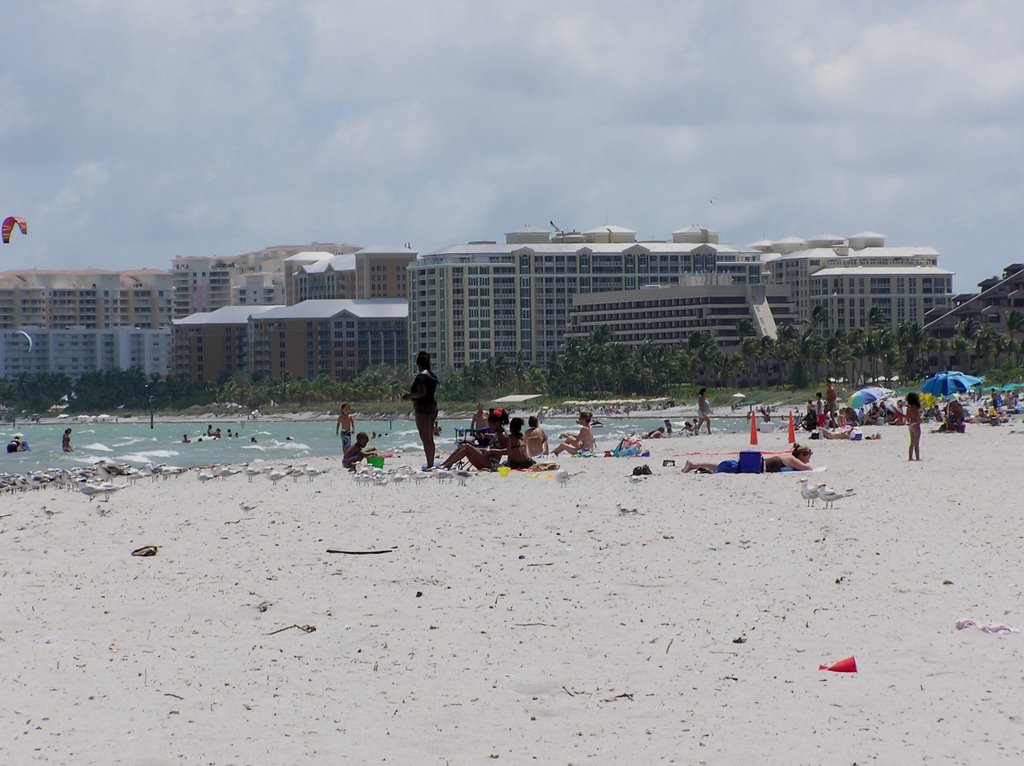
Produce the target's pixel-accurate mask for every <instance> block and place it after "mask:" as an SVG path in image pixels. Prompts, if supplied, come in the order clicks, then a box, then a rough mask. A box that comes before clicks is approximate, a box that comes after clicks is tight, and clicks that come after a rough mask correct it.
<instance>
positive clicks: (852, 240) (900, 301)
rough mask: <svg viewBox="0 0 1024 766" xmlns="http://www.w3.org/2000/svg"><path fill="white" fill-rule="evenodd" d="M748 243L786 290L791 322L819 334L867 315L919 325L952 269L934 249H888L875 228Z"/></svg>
mask: <svg viewBox="0 0 1024 766" xmlns="http://www.w3.org/2000/svg"><path fill="white" fill-rule="evenodd" d="M747 247H748V248H750V249H752V250H758V251H760V252H761V253H762V257H763V259H764V262H765V279H766V280H770V281H772V282H774V283H776V284H783V285H786V286H787V287H788V288H789V290H790V294H791V295H792V297H793V301H794V303H795V304H796V311H797V318H798V320H799V321H801V322H803V323H805V324H808V325H810V326H813V327H815V328H816V329H817V331H818V332H819V333H821V334H828V333H831V332H844V333H845V332H849V331H850V330H853V329H858V328H859V329H863V328H867V327H868V326H869V325H871V323H872V317H874V318H875V320H876V321H877V322H880V323H881V326H885V327H891V328H893V329H895V328H896V327H897V326H899V325H900V324H902V323H904V322H916V323H918V324H923V323H924V321H925V315H926V314H927V313H928V312H929V311H932V310H933V309H936V308H942V307H945V306H948V305H949V303H950V299H951V298H952V294H953V272H951V271H947V270H945V269H941V268H939V267H938V259H939V253H938V251H937V250H936V249H935V248H933V247H928V246H924V247H889V246H886V244H885V236H884V235H882V234H878V233H876V232H871V231H865V232H861V233H859V234H854V235H853V236H851V237H848V238H845V239H844V238H842V237H838V236H835V235H831V234H823V235H820V236H817V237H813V238H811V239H807V240H804V239H799V238H797V237H788V238H786V239H780V240H775V241H771V240H762V241H760V242H754V243H752V244H750V245H748V246H747ZM872 309H874V310H875V311H872Z"/></svg>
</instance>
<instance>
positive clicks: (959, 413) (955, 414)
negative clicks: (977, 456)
mask: <svg viewBox="0 0 1024 766" xmlns="http://www.w3.org/2000/svg"><path fill="white" fill-rule="evenodd" d="M966 422H967V416H966V415H965V413H964V406H963V405H962V404H961V403H960V400H959V399H950V400H949V404H947V405H946V422H945V423H943V424H942V425H941V426H940V427H939V430H940V431H955V432H958V433H962V432H963V430H964V423H966Z"/></svg>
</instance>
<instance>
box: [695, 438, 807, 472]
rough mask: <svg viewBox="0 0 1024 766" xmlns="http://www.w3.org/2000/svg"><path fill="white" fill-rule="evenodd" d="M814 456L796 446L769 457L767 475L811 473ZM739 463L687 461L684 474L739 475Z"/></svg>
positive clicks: (766, 460) (801, 447) (734, 461)
mask: <svg viewBox="0 0 1024 766" xmlns="http://www.w3.org/2000/svg"><path fill="white" fill-rule="evenodd" d="M812 454H814V453H813V451H812V450H811V448H810V447H804V446H801V445H800V444H794V445H793V450H792V452H784V453H783V454H781V455H768V456H767V457H765V459H764V472H765V473H779V472H780V471H781V470H782V469H783V468H788V469H790V470H792V471H810V470H812V469H811V465H810V460H811V455H812ZM738 468H739V462H738V461H736V460H723V461H722V462H720V463H695V462H693V461H691V460H687V461H686V465H684V466H683V473H692V472H697V473H737V472H738Z"/></svg>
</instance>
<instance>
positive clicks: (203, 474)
mask: <svg viewBox="0 0 1024 766" xmlns="http://www.w3.org/2000/svg"><path fill="white" fill-rule="evenodd" d="M196 478H197V479H199V481H202V482H207V481H210V479H216V478H217V477H216V476H214V475H213V474H212V473H211V472H210V471H200V472H199V473H198V474H196Z"/></svg>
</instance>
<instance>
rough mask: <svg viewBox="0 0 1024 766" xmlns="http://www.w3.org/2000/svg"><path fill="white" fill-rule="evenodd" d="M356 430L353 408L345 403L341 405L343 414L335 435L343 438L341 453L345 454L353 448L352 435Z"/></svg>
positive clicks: (339, 417) (339, 419)
mask: <svg viewBox="0 0 1024 766" xmlns="http://www.w3.org/2000/svg"><path fill="white" fill-rule="evenodd" d="M355 430H356V419H355V418H354V417H352V406H351V405H350V404H349V403H348V402H345V403H344V404H342V405H341V414H340V415H338V422H337V424H336V425H335V426H334V435H335V436H341V451H342V453H345V452H347V451H348V448H349V447H351V446H352V434H353V433H354V432H355Z"/></svg>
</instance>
